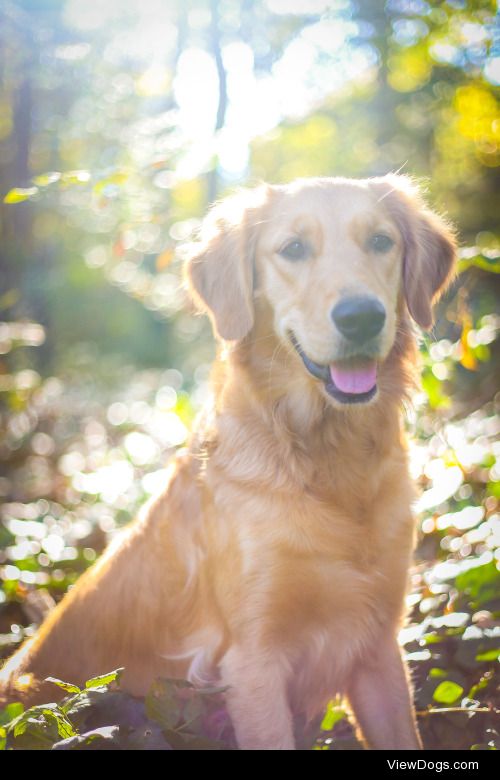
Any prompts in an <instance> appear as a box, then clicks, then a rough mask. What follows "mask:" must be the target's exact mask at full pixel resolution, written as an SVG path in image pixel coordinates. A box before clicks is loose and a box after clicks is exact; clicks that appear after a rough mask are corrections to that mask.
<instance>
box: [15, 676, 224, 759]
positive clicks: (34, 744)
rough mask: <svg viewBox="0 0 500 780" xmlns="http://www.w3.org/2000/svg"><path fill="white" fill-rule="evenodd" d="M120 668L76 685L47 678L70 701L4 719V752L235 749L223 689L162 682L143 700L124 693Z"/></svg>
mask: <svg viewBox="0 0 500 780" xmlns="http://www.w3.org/2000/svg"><path fill="white" fill-rule="evenodd" d="M121 671H123V670H121V669H118V670H116V671H114V672H110V673H109V674H106V675H101V676H100V677H96V678H93V679H92V680H88V681H87V682H86V684H85V688H83V689H82V690H81V689H80V688H78V686H76V685H72V684H71V683H67V682H64V681H62V680H56V679H55V678H49V679H50V680H51V682H53V683H54V685H56V686H58V687H60V688H63V690H65V691H66V692H67V693H68V696H67V697H65V698H64V699H63V701H62V702H60V703H59V704H42V705H39V706H36V707H31V708H30V709H28V710H26V711H24V710H23V707H22V705H19V704H11V705H9V707H7V708H6V711H4V714H5V717H4V718H3V719H2V717H1V716H0V724H2V723H3V725H0V749H2V748H3V749H7V750H9V749H13V750H221V749H227V748H228V747H232V748H234V747H235V743H234V735H233V732H232V729H231V725H230V722H229V718H228V716H227V713H226V711H225V709H224V706H223V701H222V699H221V693H222V692H223V691H222V689H215V688H206V689H199V688H198V689H195V688H193V686H192V685H190V684H189V683H188V682H185V681H184V680H163V679H161V680H158V681H157V682H156V683H155V684H154V685H153V686H152V688H151V690H150V692H149V694H148V695H147V696H146V698H145V699H144V700H142V699H136V698H134V697H133V696H130V695H128V694H126V693H124V692H123V691H121V690H120V673H121Z"/></svg>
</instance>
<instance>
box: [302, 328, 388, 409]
mask: <svg viewBox="0 0 500 780" xmlns="http://www.w3.org/2000/svg"><path fill="white" fill-rule="evenodd" d="M289 335H290V340H291V342H292V344H293V346H294V347H295V350H296V351H297V352H298V354H299V355H300V357H301V358H302V362H303V363H304V366H305V367H306V369H307V370H308V371H309V373H310V374H311V375H312V376H313V377H314V378H315V379H319V380H320V381H321V382H323V385H324V387H325V390H326V392H327V393H328V395H330V396H332V398H334V399H335V400H336V401H339V402H340V403H342V404H362V403H367V402H368V401H371V400H372V398H374V397H375V395H376V393H377V362H376V360H375V359H374V358H373V357H370V356H367V355H356V356H353V357H350V358H347V359H345V360H339V361H336V362H335V363H330V364H329V365H321V364H320V363H316V362H315V361H314V360H311V358H310V357H308V356H307V355H306V353H305V352H304V350H303V349H302V347H301V346H300V344H299V342H298V341H297V338H296V337H295V335H294V334H293V333H292V332H290V334H289Z"/></svg>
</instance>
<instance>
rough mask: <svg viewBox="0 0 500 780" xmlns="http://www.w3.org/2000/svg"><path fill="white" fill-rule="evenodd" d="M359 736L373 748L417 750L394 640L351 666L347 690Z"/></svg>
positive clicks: (407, 692) (417, 740)
mask: <svg viewBox="0 0 500 780" xmlns="http://www.w3.org/2000/svg"><path fill="white" fill-rule="evenodd" d="M348 696H349V700H350V702H351V706H352V708H353V710H354V715H355V716H356V720H357V721H358V724H359V726H360V727H361V731H362V733H363V736H364V738H365V740H366V742H367V743H368V746H369V747H370V748H372V749H374V750H420V749H421V748H422V743H421V741H420V737H419V734H418V731H417V727H416V724H415V716H414V711H413V706H412V702H411V694H410V685H409V681H408V678H407V675H406V670H405V667H404V664H403V661H402V658H401V651H400V649H399V647H398V644H397V642H396V639H391V640H386V641H384V642H382V643H381V644H380V646H379V647H378V648H377V649H376V650H375V651H374V656H372V657H371V658H370V659H369V660H367V661H365V660H363V661H362V662H360V664H359V665H358V666H357V667H356V668H355V669H354V673H353V675H352V679H351V683H350V686H349V690H348Z"/></svg>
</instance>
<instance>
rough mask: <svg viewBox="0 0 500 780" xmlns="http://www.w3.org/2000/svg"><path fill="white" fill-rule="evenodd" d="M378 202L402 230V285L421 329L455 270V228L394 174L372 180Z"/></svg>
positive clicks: (403, 178)
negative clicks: (428, 206) (378, 195)
mask: <svg viewBox="0 0 500 780" xmlns="http://www.w3.org/2000/svg"><path fill="white" fill-rule="evenodd" d="M370 182H371V184H372V185H373V187H375V188H376V190H378V191H379V192H380V197H379V201H380V202H381V203H382V204H383V205H384V206H385V207H386V208H387V210H388V212H389V214H390V216H391V217H392V218H393V220H394V221H395V223H396V225H397V226H398V228H399V231H400V233H401V236H402V238H403V244H404V259H403V285H404V292H405V297H406V303H407V306H408V310H409V312H410V314H411V316H412V317H413V319H414V320H415V322H417V323H418V324H419V325H420V326H421V327H422V328H424V329H425V330H429V329H430V328H431V327H432V324H433V316H432V305H433V303H435V302H436V301H437V300H438V298H439V297H440V295H441V293H442V292H443V291H444V290H445V288H446V286H447V285H448V283H449V282H450V281H451V279H452V278H453V275H454V271H455V261H456V250H457V245H456V240H455V236H454V233H453V230H452V228H451V227H450V225H448V224H447V223H446V222H445V220H444V219H442V217H439V216H438V215H437V214H435V213H434V212H433V211H431V210H430V209H428V208H427V206H426V205H425V203H424V201H423V199H422V196H421V195H420V192H419V190H418V188H417V187H416V185H415V184H414V183H413V182H412V180H411V179H409V178H408V177H406V176H399V175H396V174H392V175H389V176H384V177H382V178H380V179H372V180H370Z"/></svg>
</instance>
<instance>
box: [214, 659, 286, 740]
mask: <svg viewBox="0 0 500 780" xmlns="http://www.w3.org/2000/svg"><path fill="white" fill-rule="evenodd" d="M221 672H222V681H223V684H224V685H227V686H228V690H227V693H226V701H227V707H228V711H229V715H230V717H231V721H232V724H233V727H234V730H235V734H236V740H237V742H238V747H239V748H240V749H241V750H294V749H295V742H294V738H293V723H292V715H291V711H290V707H289V704H288V697H287V685H286V678H287V664H286V663H285V662H281V661H280V659H279V657H272V658H270V657H269V654H267V653H264V652H259V650H256V649H255V648H254V647H250V646H233V647H232V648H231V649H230V650H229V651H228V652H227V653H226V655H225V656H224V659H223V661H222V664H221Z"/></svg>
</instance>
